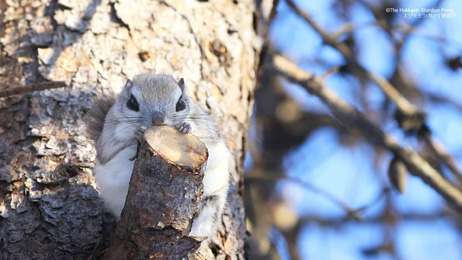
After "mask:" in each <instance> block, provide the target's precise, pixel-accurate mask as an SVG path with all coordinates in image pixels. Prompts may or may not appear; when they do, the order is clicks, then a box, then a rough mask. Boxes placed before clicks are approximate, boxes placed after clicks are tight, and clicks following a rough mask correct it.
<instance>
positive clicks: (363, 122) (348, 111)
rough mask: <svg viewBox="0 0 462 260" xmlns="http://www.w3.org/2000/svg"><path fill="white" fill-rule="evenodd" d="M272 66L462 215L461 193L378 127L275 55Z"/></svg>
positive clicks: (318, 83) (322, 83)
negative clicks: (390, 154) (321, 102)
mask: <svg viewBox="0 0 462 260" xmlns="http://www.w3.org/2000/svg"><path fill="white" fill-rule="evenodd" d="M272 63H273V66H274V69H275V70H276V71H277V72H278V73H280V74H282V75H283V76H284V77H286V78H287V79H288V80H290V81H291V82H294V83H296V84H299V85H301V86H302V87H304V88H305V89H306V90H307V91H308V92H309V93H311V94H313V95H315V96H317V97H319V98H320V99H321V100H322V101H323V102H324V103H325V104H326V105H327V106H328V107H329V109H330V111H331V112H332V114H334V116H335V117H336V118H337V119H339V120H340V121H341V122H343V123H344V124H345V125H347V126H349V127H351V128H354V129H356V130H358V131H359V132H360V133H361V134H363V135H364V136H365V137H366V138H368V139H369V141H371V142H372V143H374V144H376V145H379V146H382V147H384V148H386V149H388V150H390V151H391V152H393V153H394V154H395V155H396V156H398V157H399V158H401V159H402V161H403V162H404V163H406V166H407V167H408V169H409V170H410V172H411V173H412V174H413V175H415V176H417V177H419V178H421V179H422V180H423V181H424V182H425V183H427V184H428V185H430V186H431V187H433V189H435V191H436V192H438V193H439V194H440V195H441V196H443V197H444V198H445V199H446V200H447V201H448V202H449V203H450V204H451V205H453V206H454V207H456V209H457V210H459V211H462V192H461V191H460V190H458V189H457V188H456V187H454V186H453V185H452V184H451V183H450V182H449V181H447V180H446V179H444V178H443V177H442V176H441V174H440V173H439V172H438V171H437V170H435V169H434V168H433V167H432V166H430V164H429V163H428V162H427V161H426V160H424V159H423V158H422V157H421V156H420V155H418V154H417V153H415V152H413V151H412V150H410V149H407V148H403V147H401V146H400V145H399V144H398V143H397V142H396V141H395V139H394V138H393V137H391V136H389V135H387V134H385V133H384V132H383V131H382V130H381V129H380V128H379V127H378V126H376V125H374V124H373V123H372V122H370V121H369V120H368V119H367V118H366V116H365V115H364V114H363V113H362V112H360V111H359V110H357V109H356V108H354V107H353V106H351V105H349V104H348V103H346V102H345V101H344V100H342V99H341V98H339V97H338V96H337V95H336V94H335V93H334V92H333V91H331V90H329V89H328V88H327V87H326V86H325V85H324V82H323V81H322V80H321V79H319V78H318V77H315V76H314V75H313V74H311V73H309V72H306V71H304V70H302V69H300V68H299V67H297V66H296V65H295V64H293V63H292V62H290V61H289V60H287V59H286V58H284V57H282V56H280V55H275V56H274V57H273V60H272Z"/></svg>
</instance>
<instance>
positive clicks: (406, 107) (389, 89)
mask: <svg viewBox="0 0 462 260" xmlns="http://www.w3.org/2000/svg"><path fill="white" fill-rule="evenodd" d="M286 2H287V4H288V5H289V6H290V7H291V8H292V10H294V12H295V13H297V14H298V15H299V16H300V17H302V18H303V19H304V20H305V21H306V22H307V23H308V24H309V25H310V26H311V27H312V28H313V29H314V30H315V31H316V32H317V33H318V34H319V35H320V36H321V37H322V38H323V40H324V43H325V44H327V45H329V46H332V47H333V48H335V49H337V50H338V51H339V52H340V53H341V54H342V55H343V56H344V57H345V59H346V60H347V61H348V64H349V65H351V66H352V69H353V70H354V71H355V72H356V73H358V74H359V75H360V76H363V77H366V78H369V79H370V80H372V81H373V82H374V83H375V84H377V86H379V87H380V89H382V91H383V93H384V94H385V95H386V96H387V97H388V98H389V99H390V100H391V101H393V103H394V104H395V105H396V107H397V108H398V111H399V112H400V113H401V115H403V116H404V117H405V118H410V119H412V118H417V117H420V115H422V114H424V113H422V112H420V111H419V109H418V108H417V107H416V106H414V105H413V104H412V103H411V102H409V101H408V100H407V99H406V98H405V97H404V96H403V95H401V93H399V91H398V90H396V88H395V87H394V86H393V85H392V84H391V83H390V82H389V81H388V80H387V79H385V78H384V77H382V76H380V75H378V74H375V73H372V72H370V71H368V70H366V69H365V68H364V67H363V66H361V65H360V64H359V63H358V62H357V60H356V58H355V56H354V55H353V52H352V50H351V48H350V47H349V46H348V45H347V44H345V43H344V42H338V41H337V38H338V37H337V36H332V35H331V34H330V33H329V32H327V31H326V30H325V29H323V28H322V27H321V26H320V25H318V24H317V23H316V22H315V21H314V20H313V19H312V18H311V16H310V15H309V14H308V13H307V12H305V11H303V10H301V9H300V8H298V7H297V6H296V5H295V3H294V2H293V1H292V0H286ZM349 29H350V30H354V27H351V28H349ZM410 32H411V31H409V32H408V33H410ZM403 120H406V119H403ZM427 132H428V131H427ZM424 139H425V142H426V144H427V145H429V146H430V148H431V150H432V152H433V153H434V154H435V156H436V158H437V159H439V160H440V161H441V162H443V163H444V164H446V165H447V166H448V167H449V169H450V170H451V171H452V172H453V173H454V176H455V177H456V178H457V180H458V182H459V183H460V184H462V172H461V171H460V170H459V165H457V162H456V160H455V159H454V158H452V157H451V155H450V154H449V153H448V152H447V151H446V149H445V148H444V147H443V146H442V144H441V143H439V142H438V143H439V144H434V143H433V142H434V140H435V139H434V138H431V137H430V136H428V135H425V136H424ZM435 141H437V140H435ZM435 146H438V147H439V148H440V149H433V147H435Z"/></svg>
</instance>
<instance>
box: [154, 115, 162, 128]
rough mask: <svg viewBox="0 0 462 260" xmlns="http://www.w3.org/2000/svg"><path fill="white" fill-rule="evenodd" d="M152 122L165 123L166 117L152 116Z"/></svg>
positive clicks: (156, 123) (155, 123)
mask: <svg viewBox="0 0 462 260" xmlns="http://www.w3.org/2000/svg"><path fill="white" fill-rule="evenodd" d="M152 124H153V125H157V126H159V125H163V124H164V119H163V118H162V117H153V118H152Z"/></svg>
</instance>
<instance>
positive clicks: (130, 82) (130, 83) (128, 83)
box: [124, 80, 133, 88]
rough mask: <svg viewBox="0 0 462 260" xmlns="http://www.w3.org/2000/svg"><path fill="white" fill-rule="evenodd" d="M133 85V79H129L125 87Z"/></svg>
mask: <svg viewBox="0 0 462 260" xmlns="http://www.w3.org/2000/svg"><path fill="white" fill-rule="evenodd" d="M132 86H133V83H132V81H131V80H127V83H125V87H124V88H131V87H132Z"/></svg>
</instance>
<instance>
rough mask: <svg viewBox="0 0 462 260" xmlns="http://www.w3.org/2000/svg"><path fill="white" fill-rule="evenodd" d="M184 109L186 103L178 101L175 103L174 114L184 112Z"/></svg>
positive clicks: (181, 100)
mask: <svg viewBox="0 0 462 260" xmlns="http://www.w3.org/2000/svg"><path fill="white" fill-rule="evenodd" d="M185 108H186V103H185V102H184V101H183V99H181V98H180V99H179V100H178V102H177V103H176V112H178V111H181V110H184V109H185Z"/></svg>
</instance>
